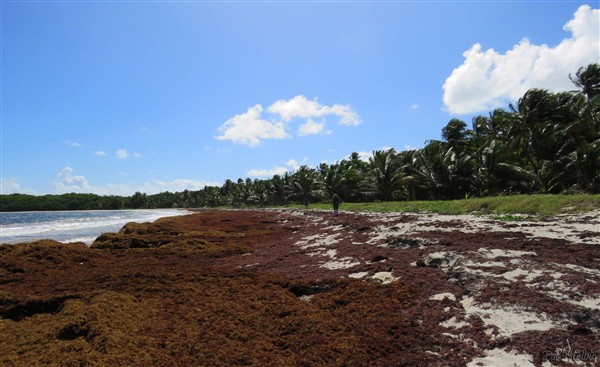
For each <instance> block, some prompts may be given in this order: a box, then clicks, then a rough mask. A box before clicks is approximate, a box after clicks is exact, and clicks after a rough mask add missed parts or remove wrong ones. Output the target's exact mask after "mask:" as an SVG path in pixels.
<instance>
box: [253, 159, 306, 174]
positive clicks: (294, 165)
mask: <svg viewBox="0 0 600 367" xmlns="http://www.w3.org/2000/svg"><path fill="white" fill-rule="evenodd" d="M306 161H307V159H306V158H304V160H303V161H302V163H304V162H306ZM285 165H286V166H287V168H286V167H282V166H276V167H274V168H272V169H251V170H250V171H248V172H247V173H246V175H247V176H248V177H272V176H275V175H280V176H281V175H283V174H285V173H286V172H289V171H295V170H297V169H298V168H300V164H299V163H298V161H297V160H295V159H289V160H288V161H287V162H285Z"/></svg>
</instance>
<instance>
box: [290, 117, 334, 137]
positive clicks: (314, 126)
mask: <svg viewBox="0 0 600 367" xmlns="http://www.w3.org/2000/svg"><path fill="white" fill-rule="evenodd" d="M298 133H299V134H300V136H305V135H316V134H330V133H331V130H328V131H325V123H324V122H314V121H313V120H311V119H308V121H306V123H304V124H302V125H300V129H298Z"/></svg>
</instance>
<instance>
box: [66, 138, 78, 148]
mask: <svg viewBox="0 0 600 367" xmlns="http://www.w3.org/2000/svg"><path fill="white" fill-rule="evenodd" d="M65 144H67V145H68V146H70V147H73V148H81V144H79V143H78V142H76V141H71V140H67V141H65Z"/></svg>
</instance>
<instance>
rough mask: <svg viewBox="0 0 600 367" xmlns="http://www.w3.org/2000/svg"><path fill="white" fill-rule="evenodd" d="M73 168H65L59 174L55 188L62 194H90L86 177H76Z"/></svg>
mask: <svg viewBox="0 0 600 367" xmlns="http://www.w3.org/2000/svg"><path fill="white" fill-rule="evenodd" d="M73 172H74V171H73V169H72V168H71V167H68V166H67V167H65V168H63V169H62V170H61V171H60V172H59V173H58V174H57V176H58V180H57V181H55V183H54V186H55V189H56V191H58V192H60V193H67V192H90V189H91V187H90V185H89V183H88V181H87V179H86V178H85V177H84V176H74V175H73Z"/></svg>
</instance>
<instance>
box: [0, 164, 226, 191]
mask: <svg viewBox="0 0 600 367" xmlns="http://www.w3.org/2000/svg"><path fill="white" fill-rule="evenodd" d="M4 182H5V180H2V185H3V188H4ZM8 183H11V181H7V184H8ZM11 184H12V186H11V187H12V188H16V186H15V185H14V182H12V183H11ZM205 186H221V184H220V183H219V182H216V181H198V180H192V179H176V180H173V181H161V180H154V181H152V182H146V183H143V184H114V183H107V184H102V185H96V184H91V183H89V182H88V180H87V178H86V177H85V176H81V175H75V174H74V170H73V169H72V168H71V167H68V166H67V167H65V168H63V169H62V170H61V171H60V172H59V173H58V174H57V180H56V181H55V182H54V190H55V192H57V193H59V194H63V193H69V192H77V193H93V194H98V195H121V196H130V195H133V194H134V193H135V192H136V191H139V192H145V193H147V194H156V193H159V192H164V191H171V192H179V191H184V190H201V189H203V188H204V187H205ZM7 188H8V186H7Z"/></svg>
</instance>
